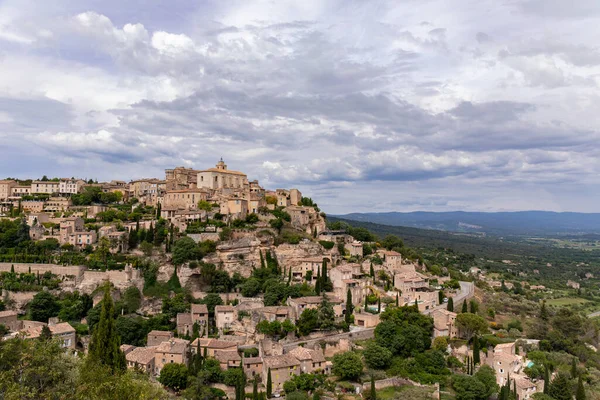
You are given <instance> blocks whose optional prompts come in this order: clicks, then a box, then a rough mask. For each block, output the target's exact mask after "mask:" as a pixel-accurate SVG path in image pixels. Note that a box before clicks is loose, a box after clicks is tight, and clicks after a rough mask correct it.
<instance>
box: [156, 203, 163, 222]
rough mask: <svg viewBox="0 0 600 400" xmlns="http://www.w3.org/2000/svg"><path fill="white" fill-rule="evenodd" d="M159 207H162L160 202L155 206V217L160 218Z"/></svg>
mask: <svg viewBox="0 0 600 400" xmlns="http://www.w3.org/2000/svg"><path fill="white" fill-rule="evenodd" d="M161 209H162V207H161V205H160V203H158V205H157V206H156V219H159V218H160V211H161Z"/></svg>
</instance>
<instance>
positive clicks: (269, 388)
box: [267, 368, 273, 399]
mask: <svg viewBox="0 0 600 400" xmlns="http://www.w3.org/2000/svg"><path fill="white" fill-rule="evenodd" d="M272 395H273V380H272V379H271V368H269V371H268V372H267V399H270V398H271V397H272Z"/></svg>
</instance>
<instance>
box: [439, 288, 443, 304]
mask: <svg viewBox="0 0 600 400" xmlns="http://www.w3.org/2000/svg"><path fill="white" fill-rule="evenodd" d="M443 302H444V292H443V291H441V290H440V291H439V292H438V304H442V303H443Z"/></svg>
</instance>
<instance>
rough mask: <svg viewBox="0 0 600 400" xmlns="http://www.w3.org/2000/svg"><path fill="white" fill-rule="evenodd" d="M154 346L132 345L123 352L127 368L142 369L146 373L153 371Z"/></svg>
mask: <svg viewBox="0 0 600 400" xmlns="http://www.w3.org/2000/svg"><path fill="white" fill-rule="evenodd" d="M155 352H156V347H134V348H133V349H131V350H130V351H128V352H126V353H125V360H126V362H127V368H129V369H137V370H141V371H144V372H146V373H148V374H150V373H153V372H154V371H155V364H154V362H155V355H156V354H155Z"/></svg>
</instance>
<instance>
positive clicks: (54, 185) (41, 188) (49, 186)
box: [31, 181, 60, 194]
mask: <svg viewBox="0 0 600 400" xmlns="http://www.w3.org/2000/svg"><path fill="white" fill-rule="evenodd" d="M59 190H60V183H59V182H55V181H33V182H31V193H46V194H53V193H58V192H59Z"/></svg>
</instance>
